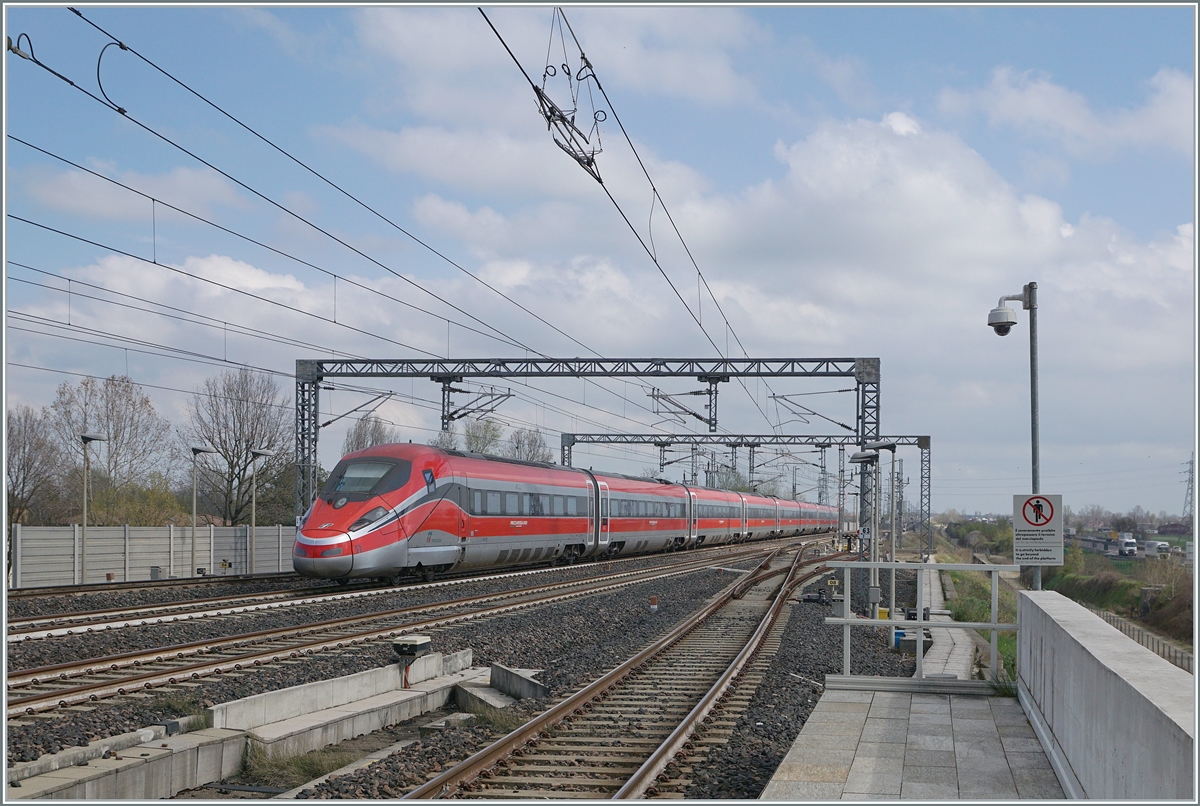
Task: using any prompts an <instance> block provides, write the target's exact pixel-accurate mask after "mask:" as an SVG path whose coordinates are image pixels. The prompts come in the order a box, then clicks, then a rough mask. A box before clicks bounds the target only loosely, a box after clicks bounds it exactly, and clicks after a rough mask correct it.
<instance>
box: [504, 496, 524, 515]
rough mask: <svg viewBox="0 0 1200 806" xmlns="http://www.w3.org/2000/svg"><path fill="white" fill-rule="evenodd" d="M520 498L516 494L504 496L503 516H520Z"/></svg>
mask: <svg viewBox="0 0 1200 806" xmlns="http://www.w3.org/2000/svg"><path fill="white" fill-rule="evenodd" d="M520 501H521V499H520V497H519V496H518V495H517V494H516V493H505V494H504V514H505V515H520V514H521V508H520Z"/></svg>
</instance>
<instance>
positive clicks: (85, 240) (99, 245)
mask: <svg viewBox="0 0 1200 806" xmlns="http://www.w3.org/2000/svg"><path fill="white" fill-rule="evenodd" d="M8 217H9V218H11V219H12V220H14V221H20V222H21V223H23V224H29V225H30V226H33V227H38V228H39V229H43V230H46V231H47V232H53V233H55V234H56V235H62V236H63V237H66V238H71V239H72V240H76V241H80V242H81V243H86V244H89V245H91V246H95V247H97V248H98V249H104V250H107V251H109V252H114V253H116V254H118V255H124V256H125V257H129V258H133V259H134V260H138V261H141V262H142V263H146V264H149V265H151V266H158V267H159V268H161V269H166V270H167V271H170V272H174V273H176V274H181V275H183V276H184V277H190V278H192V279H193V280H200V281H201V282H205V283H208V284H210V285H215V286H217V287H219V288H224V289H225V290H227V291H234V292H236V293H238V294H242V295H243V296H247V297H250V298H252V299H257V300H260V301H261V302H267V303H270V304H271V305H275V306H277V307H280V308H283V309H285V310H289V311H292V312H293V313H298V314H301V315H303V316H308V317H311V318H313V319H317V320H319V321H322V322H326V323H327V324H331V325H336V326H337V327H344V328H346V329H347V330H352V331H354V332H355V333H361V334H363V335H364V336H371V337H372V338H376V339H379V340H380V341H386V342H388V343H390V344H395V345H396V346H397V347H403V348H404V349H406V350H413V351H414V352H418V353H424V354H425V355H428V356H431V357H433V358H439V357H440V356H438V355H437V354H436V353H431V352H429V351H428V350H422V349H421V348H420V347H414V346H412V345H411V344H405V343H404V342H401V341H396V340H395V339H389V338H388V337H387V336H381V335H379V334H378V333H372V332H371V331H369V330H363V329H362V328H357V327H354V326H353V325H348V324H346V323H345V322H336V321H334V320H333V319H330V318H329V317H327V316H321V315H320V314H315V313H312V312H311V311H306V310H303V309H302V308H297V307H295V306H293V305H288V304H287V303H285V302H279V301H277V300H273V299H271V298H269V297H263V296H260V295H258V294H254V293H251V292H249V291H245V290H243V289H241V288H235V287H234V286H231V285H225V284H224V283H219V282H217V281H216V280H210V279H208V278H207V277H201V276H200V275H198V274H192V273H191V272H188V271H184V270H183V269H177V268H175V267H174V266H171V265H168V264H166V263H158V262H156V261H153V260H149V259H147V258H144V257H141V256H140V255H135V254H133V253H132V252H126V251H124V250H123V249H117V248H116V247H115V246H108V245H106V244H102V243H100V242H99V241H93V240H90V239H88V238H84V237H83V236H82V235H75V234H73V233H70V232H66V231H65V230H60V229H56V228H54V227H51V226H49V225H48V224H40V223H38V222H37V221H30V220H29V219H27V218H22V217H21V216H19V215H15V214H14V213H9V214H8Z"/></svg>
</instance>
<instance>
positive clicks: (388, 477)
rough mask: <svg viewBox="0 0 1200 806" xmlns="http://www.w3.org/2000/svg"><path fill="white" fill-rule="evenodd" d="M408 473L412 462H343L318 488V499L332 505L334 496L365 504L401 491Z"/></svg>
mask: <svg viewBox="0 0 1200 806" xmlns="http://www.w3.org/2000/svg"><path fill="white" fill-rule="evenodd" d="M411 473H412V462H409V461H405V460H401V459H377V458H369V459H351V460H346V459H343V460H342V461H340V462H338V463H337V466H336V467H334V469H333V472H332V473H330V474H329V479H328V480H327V481H326V482H325V485H324V486H323V487H322V488H321V498H323V499H325V500H326V501H330V502H332V501H333V498H334V496H335V495H337V496H339V497H341V496H344V497H346V498H349V499H350V500H351V501H366V500H367V499H368V498H370V497H371V496H375V495H383V494H384V493H388V492H391V491H392V490H398V489H400V488H401V487H403V486H404V485H405V484H406V483H407V482H408V479H409V476H410V475H411Z"/></svg>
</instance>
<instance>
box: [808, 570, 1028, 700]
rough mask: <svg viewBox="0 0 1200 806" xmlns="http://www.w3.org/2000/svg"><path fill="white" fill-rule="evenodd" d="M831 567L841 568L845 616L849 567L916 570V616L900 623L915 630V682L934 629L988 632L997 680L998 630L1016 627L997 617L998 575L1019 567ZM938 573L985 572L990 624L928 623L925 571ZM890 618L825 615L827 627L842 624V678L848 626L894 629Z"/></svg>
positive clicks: (846, 671) (846, 659) (847, 669)
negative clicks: (988, 585) (989, 588)
mask: <svg viewBox="0 0 1200 806" xmlns="http://www.w3.org/2000/svg"><path fill="white" fill-rule="evenodd" d="M827 565H829V566H830V567H831V568H841V569H842V570H843V573H844V577H843V583H842V584H843V586H844V593H843V596H844V597H845V598H844V599H843V601H844V602H845V607H846V608H847V609H846V610H845V611H843V612H845V613H847V614H848V613H849V612H850V611H849V608H850V606H851V602H852V601H853V600H852V599H851V598H850V570H851V569H852V568H863V569H870V568H879V569H882V570H890V571H892V573H895V572H896V571H916V572H917V613H916V616H917V618H916V620H915V621H903V622H899V623H900V624H903V625H904V628H905V629H906V630H907V629H908V627H910V626H911V627H913V628H915V630H916V633H917V636H916V647H915V649H916V653H917V672H916V674H915V675H914V678H915V679H916V680H924V679H925V675H924V671H923V669H922V664H921V659H922V657H923V656H924V654H925V628H926V627H935V628H937V629H940V630H946V629H964V630H989V631H990V632H991V641H990V643H991V658H990V663H989V665H988V669H989V673H990V676H991V679H992V680H996V679H997V669H998V665H999V663H998V661H999V656H1000V652H999V648H998V645H997V639H998V636H999V633H1000V631H1002V630H1012V631H1016V629H1017V625H1016V624H1005V623H1002V622H1000V621H999V614H1000V587H999V585H1000V572H1002V571H1005V572H1008V571H1020V570H1021V567H1020V566H1019V565H984V566H981V565H979V564H976V563H969V564H968V563H902V562H858V561H840V562H839V561H830V562H828V563H827ZM930 571H932V572H934V573H937V572H939V571H984V572H986V573H987V574H988V575H989V576H990V577H991V580H992V608H991V620H990V621H927V620H926V619H925V618H923V616H924V615H925V602H924V596H923V591H924V588H925V574H926V573H928V572H930ZM888 615H889V616H890V617H891V618H887V619H869V618H860V617H858V616H853V617H851V616H849V615H847V616H845V617H838V616H827V617H826V618H825V623H826V624H840V625H842V629H843V633H842V675H843V676H844V677H846V678H850V677H852V675H851V674H850V628H851V627H896V626H898V625H897V621H896V620H895V618H894V616H893V614H891V613H889V614H888Z"/></svg>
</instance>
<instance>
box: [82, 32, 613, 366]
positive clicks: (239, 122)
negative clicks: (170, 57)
mask: <svg viewBox="0 0 1200 806" xmlns="http://www.w3.org/2000/svg"><path fill="white" fill-rule="evenodd" d="M69 10H70V11H71V12H73V13H74V14H75V15H77V16H78V17H79V18H80V19H82V20H83V21H84V22H86V23H87V24H88V25H90V26H92V27H93V28H95V29H96V30H97V31H99V32H100V33H102V34H104V35H105V36H107V37H108V38H109V39H111V40H112V41H113V42H114V43H116V44H119V45H120V47H121V49H122V50H126V51H128V52H130V53H132V54H133V55H134V56H137V57H138V58H139V59H141V60H142V61H143V62H145V63H146V64H148V65H150V66H151V67H152V68H154V69H155V70H157V71H158V72H160V73H162V74H163V75H164V76H166V77H167V78H169V79H170V80H171V81H173V82H175V83H176V84H178V85H179V86H180V87H182V88H183V89H184V90H186V91H187V92H189V93H191V94H192V95H194V96H196V97H197V98H199V99H200V100H201V101H203V102H204V103H205V104H207V105H208V106H210V107H212V108H213V109H215V110H216V111H217V112H219V113H221V114H222V115H224V116H225V117H227V118H228V119H229V120H231V121H233V122H234V123H236V124H237V125H238V126H240V127H241V128H243V129H245V130H246V131H247V132H249V133H250V134H252V135H254V136H255V137H256V138H258V139H259V140H261V141H262V142H263V143H265V144H267V145H268V146H270V147H271V148H272V149H274V150H275V151H278V152H279V153H280V154H282V155H283V156H284V157H287V158H288V159H289V160H291V161H292V162H294V163H295V164H296V165H298V166H300V167H301V168H303V169H304V170H305V171H307V172H308V173H310V174H312V175H313V176H315V177H316V178H317V179H319V180H321V181H322V182H324V183H325V184H327V185H329V187H331V188H333V189H334V190H336V191H337V192H338V193H341V194H342V195H343V196H345V197H346V198H348V199H350V200H351V201H353V202H354V203H355V204H357V205H359V206H360V207H362V208H363V209H364V210H366V211H368V212H369V213H371V214H372V215H374V216H376V217H377V218H379V219H380V220H381V221H383V222H384V223H386V224H388V225H389V226H391V227H393V228H394V229H396V230H397V231H399V232H401V233H403V234H404V235H405V236H407V237H408V238H411V239H412V240H413V241H414V242H416V243H417V244H419V245H420V246H422V247H423V248H425V249H427V250H428V251H430V252H431V253H433V254H434V255H436V256H437V257H439V258H441V259H442V260H444V261H445V262H446V263H449V264H450V265H451V266H453V267H454V268H456V269H458V270H459V271H460V272H462V273H463V274H465V275H467V276H468V277H470V278H471V279H473V280H475V282H477V283H479V284H481V285H482V286H484V287H485V288H487V289H488V290H489V291H491V292H493V293H494V294H496V295H498V296H500V297H501V298H502V299H505V300H507V301H508V302H510V303H512V304H513V305H515V306H516V307H518V308H520V309H521V310H522V311H524V312H525V313H527V314H529V315H530V316H532V317H533V318H535V319H537V320H538V321H539V322H541V323H542V324H544V325H546V326H547V327H549V328H550V329H552V330H553V331H555V332H556V333H558V334H559V335H561V336H564V337H565V338H567V339H568V340H570V341H572V342H574V343H575V344H577V345H579V346H580V347H582V348H583V349H585V350H587V351H588V352H590V353H593V354H595V355H597V356H599V355H600V353H598V352H596V350H594V349H592V348H591V347H589V346H588V345H586V344H584V343H583V342H582V341H580V340H579V339H577V338H575V337H574V336H572V335H571V334H569V333H567V332H566V331H564V330H562V329H561V328H559V327H557V326H556V325H553V324H551V323H550V322H548V321H547V320H546V319H544V318H543V317H542V316H540V315H539V314H537V313H536V312H534V311H531V310H530V309H529V308H527V307H525V306H524V305H522V304H521V303H519V302H517V301H516V300H514V299H513V298H512V297H510V296H508V295H507V294H505V293H504V292H503V291H501V290H500V289H498V288H496V287H495V286H493V285H491V284H490V283H488V282H487V281H486V280H484V279H483V278H482V277H479V276H478V275H477V274H475V273H474V272H471V271H468V270H467V269H466V268H464V267H463V266H462V265H460V264H459V263H457V262H456V261H454V260H452V259H451V258H450V257H449V256H447V255H445V254H444V253H442V252H440V251H438V250H437V249H435V248H434V247H433V246H432V245H430V244H428V243H426V242H425V241H423V240H421V239H420V238H418V237H417V236H416V235H414V234H413V233H411V232H409V231H408V230H406V229H405V228H404V227H401V226H400V225H399V224H397V223H396V222H395V221H392V220H391V219H390V218H388V217H387V216H385V215H384V214H383V213H381V212H379V211H378V210H376V209H375V208H374V207H372V206H371V205H369V204H367V203H366V202H364V201H362V200H361V199H359V198H358V197H357V196H355V195H354V194H352V193H350V192H349V191H348V190H346V189H345V188H343V187H342V186H341V185H339V184H337V183H336V182H334V181H333V180H331V179H329V178H328V177H326V176H325V175H324V174H322V173H320V172H318V171H317V170H316V169H314V168H312V167H311V166H310V165H308V164H307V163H305V162H304V161H303V160H301V159H299V158H298V157H296V156H295V155H293V154H292V153H291V152H289V151H287V150H286V149H284V148H283V147H281V146H280V145H278V144H277V143H275V142H274V141H272V140H271V139H270V138H268V137H267V136H265V135H263V134H262V133H260V132H259V131H257V130H256V129H254V128H252V127H251V126H249V125H248V124H246V123H245V122H243V121H242V120H240V119H239V118H237V117H236V116H234V115H233V114H232V113H230V112H228V111H226V110H225V109H224V108H222V107H221V106H219V105H218V104H217V103H215V102H214V101H212V100H210V99H209V98H207V97H205V96H204V95H203V94H201V93H200V92H198V91H197V90H195V89H193V88H192V87H190V86H189V85H188V84H186V83H185V82H184V81H182V80H181V79H179V78H177V77H176V76H174V75H172V74H171V73H170V72H168V71H167V70H165V69H164V68H162V67H160V66H159V65H158V64H156V63H155V62H153V61H152V60H150V59H149V58H147V57H146V56H144V55H142V54H141V53H140V52H138V51H137V50H136V49H134V48H133V47H131V46H129V45H127V44H125V43H124V42H122V41H121V40H119V39H117V37H115V36H114V35H113V34H111V33H109V32H108V31H106V30H105V29H104V28H102V27H100V26H99V25H97V24H96V23H94V22H92V21H91V20H90V19H88V18H87V17H85V16H84V15H83V14H82V13H81V12H79V11H78V10H76V9H74V8H71V9H69ZM97 80H99V64H97Z"/></svg>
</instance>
